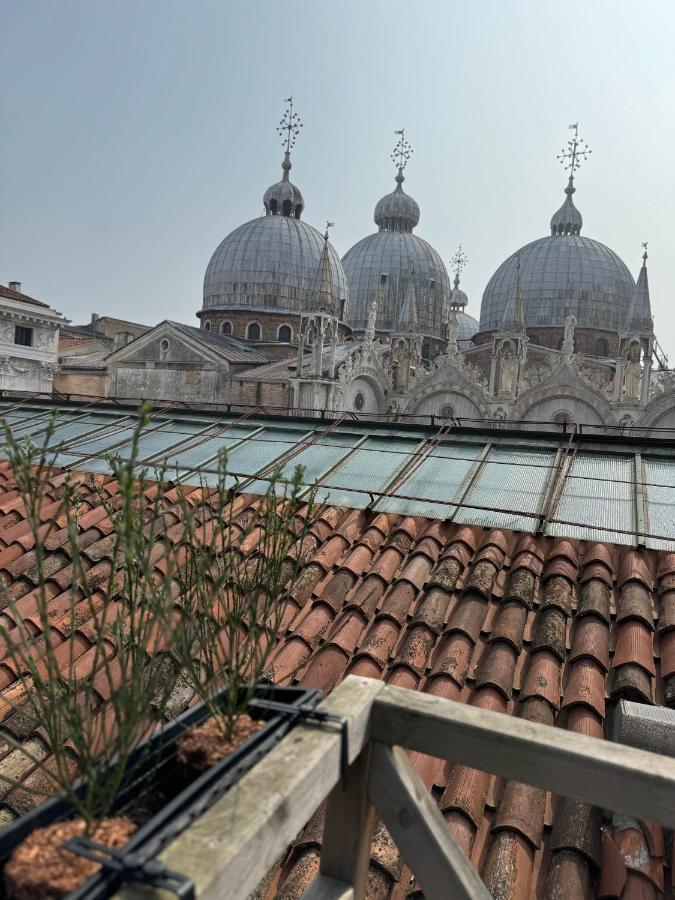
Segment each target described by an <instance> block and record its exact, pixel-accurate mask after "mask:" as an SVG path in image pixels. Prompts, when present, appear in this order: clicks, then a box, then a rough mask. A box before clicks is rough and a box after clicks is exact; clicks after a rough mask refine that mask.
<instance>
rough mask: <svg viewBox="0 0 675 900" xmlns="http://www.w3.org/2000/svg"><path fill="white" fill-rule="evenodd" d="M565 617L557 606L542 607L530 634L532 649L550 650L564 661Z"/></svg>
mask: <svg viewBox="0 0 675 900" xmlns="http://www.w3.org/2000/svg"><path fill="white" fill-rule="evenodd" d="M566 631H567V619H566V616H565V613H564V612H563V611H562V610H561V609H559V608H558V607H557V606H548V607H543V608H542V609H541V610H540V611H539V614H538V615H537V618H536V621H535V625H534V633H533V636H532V651H533V652H534V651H536V650H550V651H551V653H554V654H555V655H556V656H557V657H558V659H559V660H560V661H561V662H564V661H565V655H566V647H565V638H566Z"/></svg>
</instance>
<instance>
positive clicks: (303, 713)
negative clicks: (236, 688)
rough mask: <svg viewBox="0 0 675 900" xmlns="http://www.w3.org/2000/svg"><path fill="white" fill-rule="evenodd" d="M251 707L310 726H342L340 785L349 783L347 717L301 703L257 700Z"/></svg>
mask: <svg viewBox="0 0 675 900" xmlns="http://www.w3.org/2000/svg"><path fill="white" fill-rule="evenodd" d="M249 706H255V707H257V708H258V709H269V710H272V711H273V712H280V713H286V715H288V716H290V718H291V719H295V720H297V719H300V720H302V721H303V722H307V723H309V724H311V723H315V724H317V725H324V724H326V723H335V724H336V725H339V726H340V783H341V784H342V787H343V788H344V787H345V785H346V783H347V770H348V769H349V743H348V740H347V738H348V725H349V720H348V719H347V717H346V716H339V715H337V714H336V713H329V712H326V711H325V710H323V709H317V708H316V707H315V706H311V705H310V704H309V703H301V704H299V705H297V706H294V705H293V704H291V703H281V702H280V701H278V700H262V699H261V700H257V699H253V700H251V701H250V703H249Z"/></svg>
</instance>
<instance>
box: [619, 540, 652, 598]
mask: <svg viewBox="0 0 675 900" xmlns="http://www.w3.org/2000/svg"><path fill="white" fill-rule="evenodd" d="M627 581H639V582H641V583H642V584H643V585H644V586H645V587H646V588H647V590H650V591H651V590H653V587H654V579H653V577H652V573H651V571H650V568H649V563H648V561H647V559H646V557H645V556H644V554H641V553H639V552H638V551H637V550H631V549H628V548H621V550H620V551H619V571H618V574H617V578H616V582H617V584H618V586H619V587H622V586H623V585H624V584H625V583H626V582H627Z"/></svg>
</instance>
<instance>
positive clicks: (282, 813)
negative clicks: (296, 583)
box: [117, 675, 384, 900]
mask: <svg viewBox="0 0 675 900" xmlns="http://www.w3.org/2000/svg"><path fill="white" fill-rule="evenodd" d="M383 689H384V683H383V682H381V681H377V680H374V679H372V678H359V677H356V676H353V675H352V676H350V677H348V678H346V679H345V680H344V681H343V682H342V684H340V685H339V686H338V687H337V688H336V689H335V690H334V691H333V692H332V693H331V695H330V697H328V698H327V699H326V700H325V701H324V702H323V703H322V704H321V706H320V708H321V709H325V710H326V711H327V712H330V713H335V714H338V715H341V716H346V717H347V718H348V720H349V731H348V760H349V763H350V764H351V763H352V762H353V761H354V760H355V759H356V757H357V756H358V755H359V754H360V753H361V750H362V749H363V747H364V745H365V744H366V743H367V742H368V740H369V737H370V734H369V719H370V710H371V707H372V704H373V700H374V698H375V696H376V695H377V694H378V693H379V692H380V691H381V690H383ZM340 746H341V738H340V730H339V728H338V727H337V726H336V725H335V724H332V723H331V724H327V725H325V726H319V725H316V724H312V723H307V724H305V725H298V726H296V727H295V728H294V729H293V730H292V731H291V732H290V734H288V735H287V736H286V737H285V738H284V739H283V740H282V741H281V743H280V744H279V745H278V746H277V747H275V748H274V750H272V751H271V752H270V753H269V754H268V755H267V756H266V757H265V758H264V759H263V760H261V761H260V762H259V763H258V764H257V765H256V766H255V768H253V769H252V770H251V771H250V772H249V773H248V774H247V775H245V776H244V777H243V778H242V779H241V781H240V782H239V783H238V784H236V785H234V787H233V788H232V789H231V790H229V791H228V792H227V794H225V795H224V796H223V797H221V798H220V800H218V801H217V802H216V803H215V804H214V805H213V806H212V807H211V809H209V810H207V812H206V813H204V815H203V816H201V817H200V818H199V819H197V820H196V821H195V822H194V824H193V825H191V826H190V827H189V828H188V829H187V830H186V831H184V832H183V834H182V835H180V836H179V837H178V838H177V839H176V840H175V841H174V842H173V843H172V844H170V845H169V846H168V847H167V848H166V849H165V850H164V852H163V853H162V854H161V855H160V856H159V859H160V860H161V861H162V862H164V863H165V864H166V865H167V866H168V868H170V869H173V870H174V871H177V872H182V873H184V874H185V875H187V876H188V877H189V878H191V879H192V880H193V881H194V883H195V887H196V893H197V897H199V898H200V900H202V898H204V900H216V898H217V900H222V898H223V897H227V898H228V900H245V898H247V897H248V896H249V894H250V893H251V892H252V891H253V890H255V888H256V887H257V885H258V884H259V882H260V881H261V880H262V878H263V877H264V876H265V875H266V873H267V872H268V871H269V869H271V868H272V866H273V865H274V864H275V862H276V861H277V859H278V858H279V856H280V854H281V853H282V852H283V851H284V850H285V849H286V848H287V847H288V845H289V844H290V843H291V842H292V841H293V840H294V838H295V837H296V836H297V834H298V832H299V831H300V829H301V828H302V827H303V826H304V825H305V824H306V823H307V821H308V820H309V819H310V818H311V816H312V815H313V813H314V812H315V811H316V809H317V808H318V806H319V805H320V804H321V802H322V801H323V799H324V798H325V797H326V796H327V794H328V793H329V792H330V791H331V790H332V789H333V788H334V787H335V785H336V784H337V783H338V782H339V780H340ZM117 896H118V897H120V898H124V900H132V898H134V900H139V898H141V897H143V898H145V900H148V898H158V897H164V896H166V894H162V893H161V892H159V891H150V892H148V891H147V890H143V889H140V890H139V889H138V888H136V887H134V886H132V885H128V886H127V887H125V888H124V889H122V890H121V891H120V892H119V893H118V894H117Z"/></svg>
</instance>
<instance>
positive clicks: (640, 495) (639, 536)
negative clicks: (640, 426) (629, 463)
mask: <svg viewBox="0 0 675 900" xmlns="http://www.w3.org/2000/svg"><path fill="white" fill-rule="evenodd" d="M633 464H634V468H633V471H634V472H635V479H634V481H635V486H634V491H635V494H634V498H635V500H634V502H635V538H634V543H635V545H636V546H638V547H646V546H647V544H646V538H645V536H644V535H645V532H647V531H648V530H649V525H648V524H647V523H648V506H647V496H646V491H645V487H644V481H645V478H644V465H643V462H642V454H640V453H635V454H634V456H633Z"/></svg>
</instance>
